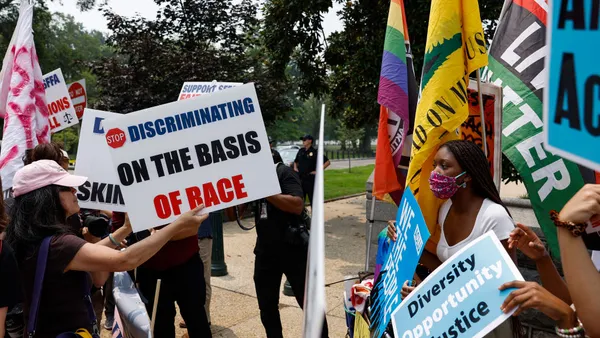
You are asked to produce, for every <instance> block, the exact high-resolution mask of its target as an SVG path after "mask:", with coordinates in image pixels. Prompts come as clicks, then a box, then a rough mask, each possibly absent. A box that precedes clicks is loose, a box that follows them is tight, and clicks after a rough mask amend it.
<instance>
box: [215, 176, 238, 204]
mask: <svg viewBox="0 0 600 338" xmlns="http://www.w3.org/2000/svg"><path fill="white" fill-rule="evenodd" d="M230 189H231V182H230V181H229V180H228V179H226V178H222V179H220V180H219V181H218V182H217V190H218V191H219V198H220V199H221V201H222V202H225V203H229V202H231V201H233V199H234V198H235V195H234V193H233V191H231V190H230Z"/></svg>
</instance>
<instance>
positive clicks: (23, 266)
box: [6, 160, 210, 338]
mask: <svg viewBox="0 0 600 338" xmlns="http://www.w3.org/2000/svg"><path fill="white" fill-rule="evenodd" d="M86 181H87V177H82V176H75V175H70V174H69V173H68V172H67V171H65V170H64V169H63V168H62V167H61V166H59V165H58V164H57V163H56V162H55V161H51V160H40V161H36V162H33V163H31V164H29V165H26V166H25V167H23V168H22V169H20V170H19V171H17V173H16V174H15V176H14V179H13V193H14V196H15V202H14V206H13V208H12V212H11V220H10V223H9V225H8V227H7V229H6V240H7V241H8V243H10V245H11V247H12V248H13V249H14V251H15V256H16V258H17V261H18V263H19V268H20V273H21V278H22V282H23V285H24V291H25V311H24V313H25V314H26V319H27V321H28V326H27V328H28V330H27V331H28V332H27V333H28V334H29V336H30V337H36V338H43V337H52V338H55V337H57V336H58V335H60V334H62V333H65V332H75V331H77V330H78V329H81V328H83V329H86V330H88V331H89V332H93V331H94V329H95V328H94V324H93V321H92V320H90V318H94V316H93V315H92V314H90V313H89V311H88V309H90V308H91V306H90V305H91V303H90V302H89V301H86V299H85V298H86V297H85V296H87V295H88V294H89V288H88V289H87V290H88V292H87V293H86V286H89V274H88V273H87V272H101V271H127V270H133V269H134V268H136V267H137V266H139V265H140V264H142V263H144V262H145V261H146V260H148V259H149V258H150V257H152V256H153V255H154V254H155V253H156V252H157V251H158V250H159V249H160V248H161V247H162V246H163V245H165V244H166V243H167V242H168V241H169V240H170V239H171V238H172V237H174V236H179V235H181V234H195V233H197V231H198V226H199V225H200V223H202V221H204V219H206V217H207V215H201V216H196V213H198V212H199V211H200V210H201V209H202V208H203V206H199V207H198V208H196V209H194V210H191V211H189V212H187V213H185V214H183V215H181V216H180V217H179V218H178V219H177V220H175V221H174V222H173V223H171V224H169V225H168V226H166V227H164V228H162V229H161V230H159V231H156V232H155V233H154V235H152V236H150V237H148V238H147V239H145V240H143V241H140V242H138V243H136V244H134V245H132V246H130V247H128V248H127V249H126V250H123V251H118V250H114V249H115V245H113V242H117V243H120V242H121V241H122V240H123V239H124V238H125V237H126V236H127V235H128V234H129V232H130V231H131V228H130V226H127V227H124V228H122V229H123V230H119V231H117V232H115V233H113V234H112V235H111V237H110V238H106V239H104V240H102V241H101V242H99V243H96V244H91V243H88V242H86V241H85V240H83V239H81V238H80V237H78V236H77V235H76V229H73V228H72V227H70V226H69V225H67V223H66V219H67V217H69V216H71V215H73V214H75V213H77V212H79V205H78V202H77V197H76V196H75V193H76V190H75V189H74V188H75V187H78V186H80V185H82V184H83V183H85V182H86ZM127 223H128V222H127ZM46 238H50V240H45V239H46ZM46 246H47V247H46ZM44 248H45V250H47V255H46V256H47V263H46V265H45V273H44V274H43V275H42V276H43V277H42V278H40V265H41V267H44V266H43V264H38V257H43V256H44V255H43V253H44V252H45V250H44ZM40 249H42V250H40ZM40 252H42V254H40ZM38 255H39V256H38ZM36 270H37V271H36ZM42 270H43V269H42ZM40 280H42V281H43V283H42V288H41V290H42V291H41V294H40V295H38V294H37V289H39V288H35V282H36V281H40ZM32 308H33V310H34V311H33V313H32V312H30V310H31V309H32ZM36 309H37V311H35V310H36ZM35 312H37V314H36V313H35ZM92 312H93V311H92ZM28 314H31V315H32V317H33V318H29V316H28ZM32 319H33V320H32ZM36 319H37V320H36ZM209 336H210V332H209Z"/></svg>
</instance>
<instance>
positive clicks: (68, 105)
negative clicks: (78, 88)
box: [62, 97, 71, 109]
mask: <svg viewBox="0 0 600 338" xmlns="http://www.w3.org/2000/svg"><path fill="white" fill-rule="evenodd" d="M62 102H63V105H64V106H65V109H69V108H70V107H71V102H69V98H68V97H63V98H62Z"/></svg>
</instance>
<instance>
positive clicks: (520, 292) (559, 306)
mask: <svg viewBox="0 0 600 338" xmlns="http://www.w3.org/2000/svg"><path fill="white" fill-rule="evenodd" d="M508 289H516V290H514V291H512V292H511V293H510V294H509V295H508V297H506V299H505V300H504V303H502V306H501V307H500V309H501V310H502V311H503V312H504V313H507V314H508V313H511V312H512V311H514V313H513V317H516V316H518V315H519V314H521V312H523V311H525V310H527V309H536V310H538V311H540V312H542V313H543V314H545V315H546V316H548V317H550V318H552V319H553V320H554V321H556V322H557V323H558V325H559V327H561V328H572V327H576V326H577V316H576V315H575V311H573V309H571V307H570V306H569V305H567V303H565V302H563V301H562V300H560V299H559V298H558V297H556V296H554V295H553V294H552V293H550V291H548V290H546V289H545V288H544V287H543V286H541V285H540V284H538V283H536V282H524V281H512V282H508V283H504V284H502V286H500V289H499V290H500V291H504V290H508ZM515 309H516V310H515Z"/></svg>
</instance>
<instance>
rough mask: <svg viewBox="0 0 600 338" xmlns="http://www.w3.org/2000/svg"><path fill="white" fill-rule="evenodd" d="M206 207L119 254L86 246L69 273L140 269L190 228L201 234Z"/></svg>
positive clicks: (190, 212) (110, 250)
mask: <svg viewBox="0 0 600 338" xmlns="http://www.w3.org/2000/svg"><path fill="white" fill-rule="evenodd" d="M203 208H204V206H199V207H197V208H196V209H194V210H191V211H188V212H186V213H185V214H183V215H181V216H180V217H179V218H178V219H177V220H175V221H174V222H173V223H171V224H169V225H167V226H166V227H164V228H162V229H161V230H158V231H156V232H155V233H154V234H153V235H152V236H149V237H147V238H146V239H144V240H142V241H140V242H138V243H135V244H134V245H132V246H130V247H128V248H127V249H126V250H122V251H117V250H113V249H109V248H107V247H105V246H101V245H97V244H89V243H86V244H84V245H83V246H82V247H81V249H79V251H78V252H77V254H76V255H75V257H73V259H72V260H71V262H70V263H69V265H67V268H66V269H65V271H69V270H76V271H90V272H93V271H128V270H133V269H134V268H136V267H138V266H139V265H141V264H142V263H144V262H145V261H147V260H148V259H150V258H151V257H152V256H154V254H156V253H157V252H158V251H159V250H160V248H162V247H163V246H164V245H165V244H166V243H167V242H168V241H169V240H171V238H173V237H174V236H175V235H178V234H179V233H180V232H187V231H189V230H190V228H193V229H194V230H195V231H198V227H199V226H200V223H202V221H204V220H205V219H206V218H207V217H208V214H204V215H201V216H196V215H195V214H196V213H197V212H199V211H200V210H202V209H203Z"/></svg>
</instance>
